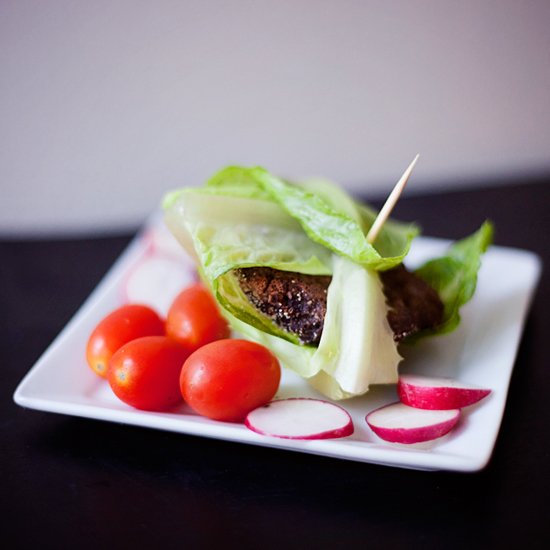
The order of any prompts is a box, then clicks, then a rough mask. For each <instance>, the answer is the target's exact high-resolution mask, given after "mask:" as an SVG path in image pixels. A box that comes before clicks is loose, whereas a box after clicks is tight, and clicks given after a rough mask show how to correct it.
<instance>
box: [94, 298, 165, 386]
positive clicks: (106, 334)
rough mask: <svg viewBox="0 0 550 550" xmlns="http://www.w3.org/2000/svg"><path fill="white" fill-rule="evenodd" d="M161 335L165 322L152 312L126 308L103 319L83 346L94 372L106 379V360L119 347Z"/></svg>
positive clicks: (116, 310)
mask: <svg viewBox="0 0 550 550" xmlns="http://www.w3.org/2000/svg"><path fill="white" fill-rule="evenodd" d="M163 334H164V322H163V320H162V319H161V318H160V316H159V315H158V314H157V313H156V312H155V311H154V310H153V309H151V308H150V307H147V306H142V305H137V304H131V305H125V306H122V307H119V308H118V309H115V310H114V311H113V312H112V313H110V314H109V315H107V316H106V317H104V318H103V319H102V320H101V321H100V322H99V324H98V325H97V326H96V328H95V329H94V330H93V332H92V334H91V335H90V338H89V339H88V344H87V346H86V359H87V361H88V364H89V365H90V367H91V368H92V369H93V371H94V372H95V373H96V374H99V376H102V377H104V378H105V377H106V375H107V365H108V363H109V360H110V359H111V357H112V356H113V354H114V353H115V352H116V351H117V350H118V349H119V348H120V347H121V346H123V345H124V344H126V343H128V342H130V341H131V340H135V339H136V338H140V337H142V336H161V335H163Z"/></svg>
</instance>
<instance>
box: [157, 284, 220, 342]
mask: <svg viewBox="0 0 550 550" xmlns="http://www.w3.org/2000/svg"><path fill="white" fill-rule="evenodd" d="M166 334H167V335H168V336H170V337H171V338H174V339H175V340H177V341H178V342H180V343H181V344H183V345H185V346H186V347H187V348H188V349H189V350H190V351H195V350H196V349H198V348H200V347H201V346H204V345H205V344H208V343H210V342H214V341H215V340H220V339H222V338H228V337H229V334H230V330H229V326H228V324H227V322H226V320H225V319H224V318H223V317H222V315H221V313H220V310H219V308H218V305H217V304H216V302H215V300H214V298H213V297H212V294H210V291H209V290H208V289H207V288H206V287H205V286H204V285H203V284H201V283H197V284H194V285H192V286H190V287H188V288H186V289H185V290H183V291H182V292H180V294H178V296H177V297H176V299H175V300H174V302H173V303H172V305H171V306H170V310H169V311H168V315H167V317H166Z"/></svg>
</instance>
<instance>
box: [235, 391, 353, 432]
mask: <svg viewBox="0 0 550 550" xmlns="http://www.w3.org/2000/svg"><path fill="white" fill-rule="evenodd" d="M244 423H245V425H246V427H247V428H249V429H250V430H252V431H253V432H256V433H259V434H261V435H269V436H272V437H281V438H283V439H335V438H338V437H346V436H348V435H351V434H352V433H353V421H352V419H351V416H350V415H349V414H348V413H347V412H346V411H345V410H344V409H342V407H339V406H338V405H334V404H332V403H329V402H327V401H321V400H320V399H310V398H307V397H296V398H290V399H281V400H278V401H271V402H270V403H267V405H264V406H262V407H259V408H257V409H254V410H253V411H252V412H250V413H249V414H248V416H247V417H246V419H245V422H244Z"/></svg>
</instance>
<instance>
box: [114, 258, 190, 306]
mask: <svg viewBox="0 0 550 550" xmlns="http://www.w3.org/2000/svg"><path fill="white" fill-rule="evenodd" d="M197 279H198V276H197V272H196V270H195V268H194V266H193V265H192V264H191V263H190V262H185V260H183V261H182V260H178V259H176V258H174V257H172V256H164V255H153V254H148V255H147V256H145V258H143V259H142V260H141V261H139V262H138V263H137V264H136V265H135V266H133V268H132V269H131V270H130V272H129V274H128V276H127V278H126V280H125V282H124V285H123V289H124V299H125V301H126V302H129V303H133V304H144V305H148V306H150V307H152V308H153V309H155V310H156V311H158V312H159V313H160V314H161V315H166V314H167V313H168V309H169V308H170V305H171V304H172V302H173V301H174V299H175V297H176V296H177V295H178V294H179V293H180V292H181V291H182V290H183V289H184V288H185V287H187V286H189V285H190V284H192V283H194V282H196V281H197Z"/></svg>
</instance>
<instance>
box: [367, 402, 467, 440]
mask: <svg viewBox="0 0 550 550" xmlns="http://www.w3.org/2000/svg"><path fill="white" fill-rule="evenodd" d="M459 418H460V410H458V409H454V410H448V411H426V410H422V409H415V408H413V407H409V406H407V405H404V404H403V403H392V404H391V405H386V406H384V407H381V408H380V409H376V410H374V411H372V412H370V413H369V414H368V415H367V417H366V420H367V424H368V425H369V426H370V428H371V429H372V431H373V432H374V433H375V434H376V435H377V436H378V437H380V438H381V439H384V440H385V441H391V442H392V443H405V444H411V443H421V442H424V441H431V440H432V439H437V438H438V437H442V436H443V435H445V434H446V433H449V432H450V431H451V430H452V429H453V427H454V426H455V424H456V423H457V422H458V419H459Z"/></svg>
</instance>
